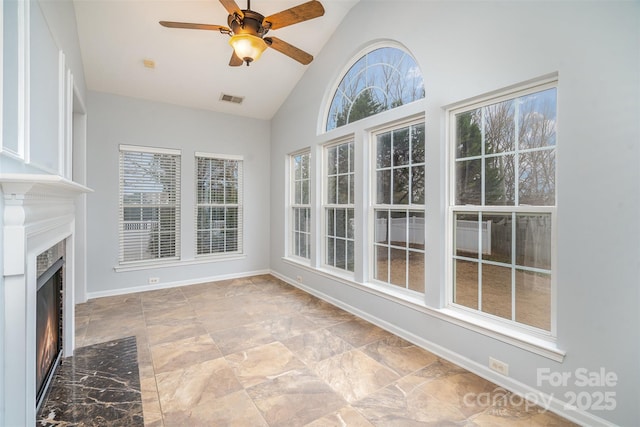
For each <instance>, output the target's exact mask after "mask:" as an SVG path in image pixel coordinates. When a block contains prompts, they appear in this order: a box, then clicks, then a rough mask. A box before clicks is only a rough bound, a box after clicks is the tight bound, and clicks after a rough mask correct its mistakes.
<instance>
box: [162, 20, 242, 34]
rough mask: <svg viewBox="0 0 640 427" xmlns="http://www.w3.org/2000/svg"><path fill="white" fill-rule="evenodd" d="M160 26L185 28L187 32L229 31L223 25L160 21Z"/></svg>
mask: <svg viewBox="0 0 640 427" xmlns="http://www.w3.org/2000/svg"><path fill="white" fill-rule="evenodd" d="M160 25H162V26H163V27H168V28H187V29H189V30H210V31H223V32H227V31H231V30H230V29H229V28H227V27H225V26H224V25H214V24H194V23H192V22H172V21H160Z"/></svg>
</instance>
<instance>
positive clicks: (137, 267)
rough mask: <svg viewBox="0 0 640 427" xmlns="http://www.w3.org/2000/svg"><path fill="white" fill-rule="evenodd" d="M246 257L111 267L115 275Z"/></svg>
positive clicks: (216, 257) (240, 255) (203, 258)
mask: <svg viewBox="0 0 640 427" xmlns="http://www.w3.org/2000/svg"><path fill="white" fill-rule="evenodd" d="M246 257H247V256H246V255H245V254H233V255H218V256H210V255H207V256H206V257H204V256H202V257H198V258H196V259H190V260H171V261H166V262H163V261H153V262H145V263H140V264H124V265H116V266H115V267H113V270H114V271H115V272H116V273H122V272H126V271H138V270H152V269H157V268H171V267H185V266H188V265H198V264H209V263H213V262H222V261H235V260H239V259H245V258H246Z"/></svg>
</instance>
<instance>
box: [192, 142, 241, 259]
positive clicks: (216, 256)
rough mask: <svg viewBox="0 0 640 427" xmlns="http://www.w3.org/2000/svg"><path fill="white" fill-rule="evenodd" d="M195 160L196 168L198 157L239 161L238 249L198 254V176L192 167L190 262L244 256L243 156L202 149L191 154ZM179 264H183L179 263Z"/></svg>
mask: <svg viewBox="0 0 640 427" xmlns="http://www.w3.org/2000/svg"><path fill="white" fill-rule="evenodd" d="M193 158H194V160H195V165H194V167H195V168H197V162H198V158H205V159H219V160H234V161H237V162H239V163H240V167H241V171H240V177H239V189H238V203H237V207H238V212H239V215H238V216H239V221H238V236H237V240H238V241H237V244H238V250H236V251H230V252H219V253H206V254H198V247H197V246H198V207H199V206H200V205H199V204H198V200H197V198H198V196H197V192H198V177H197V170H195V169H194V174H193V180H194V191H195V193H194V195H195V197H194V207H193V209H194V222H193V224H194V247H193V251H194V258H195V261H194V262H192V263H204V262H209V261H212V262H215V261H227V260H228V261H230V260H235V259H242V258H244V156H242V155H236V154H215V153H207V152H203V151H196V152H195V153H194V156H193ZM221 206H227V205H226V204H224V205H221ZM180 265H184V263H181V264H180Z"/></svg>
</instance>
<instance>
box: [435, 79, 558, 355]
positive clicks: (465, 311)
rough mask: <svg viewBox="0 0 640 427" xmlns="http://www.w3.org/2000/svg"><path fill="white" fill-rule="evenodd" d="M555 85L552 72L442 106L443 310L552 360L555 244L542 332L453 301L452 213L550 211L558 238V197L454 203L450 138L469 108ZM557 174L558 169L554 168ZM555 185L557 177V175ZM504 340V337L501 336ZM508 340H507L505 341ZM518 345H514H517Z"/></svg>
mask: <svg viewBox="0 0 640 427" xmlns="http://www.w3.org/2000/svg"><path fill="white" fill-rule="evenodd" d="M550 88H555V89H556V90H558V75H557V73H552V74H549V75H545V76H542V77H540V78H537V79H532V80H529V81H526V82H524V83H521V84H516V85H512V86H509V87H507V88H503V89H501V90H498V91H494V92H490V93H488V94H484V95H480V96H477V97H473V98H470V99H467V100H463V101H460V102H457V103H455V104H451V105H449V106H445V107H444V108H443V109H444V111H445V123H446V126H445V128H446V135H445V140H446V141H447V143H446V144H445V146H446V149H445V153H446V157H447V173H446V184H445V186H446V189H447V215H446V225H445V228H446V241H445V260H446V267H445V298H446V299H445V308H444V309H442V311H443V312H444V313H447V314H448V315H449V316H451V317H453V318H455V319H457V320H459V321H461V322H463V325H462V326H465V324H466V325H467V326H471V327H470V328H469V329H472V330H475V331H477V332H480V333H483V334H485V335H488V336H494V337H495V334H498V336H499V337H500V336H504V337H513V338H516V339H517V340H518V342H522V343H525V344H526V345H524V346H523V345H519V347H522V348H525V349H529V350H531V351H533V352H535V353H538V354H542V355H543V356H547V357H550V358H551V359H553V360H558V359H557V358H558V357H559V358H560V360H559V361H561V360H562V359H563V358H564V354H565V353H564V352H562V351H560V350H558V349H557V348H556V338H557V315H558V313H557V291H558V289H557V288H558V287H557V250H556V245H555V244H552V245H551V268H550V270H551V272H552V274H551V293H550V297H551V302H550V307H549V308H550V314H551V319H550V320H551V325H550V330H549V331H545V330H543V329H539V328H536V327H532V326H528V325H526V324H522V323H517V322H516V321H514V320H510V319H503V318H501V317H498V316H494V315H491V314H489V313H483V312H479V311H478V310H474V309H471V308H467V307H464V306H461V305H458V304H455V303H454V302H453V256H452V254H453V237H454V236H453V217H454V212H465V211H468V212H479V211H480V212H486V211H490V212H492V213H500V212H509V213H511V212H516V213H549V214H550V215H551V224H552V227H551V241H552V242H556V241H557V215H556V213H557V200H556V205H554V206H536V207H535V208H534V207H532V206H526V205H520V206H481V205H468V206H456V205H455V194H454V191H453V187H452V186H453V182H454V179H455V176H454V175H455V154H454V152H453V143H452V138H453V137H454V135H455V120H452V118H453V117H454V116H455V115H456V114H458V113H461V112H465V111H470V110H472V109H476V108H482V107H485V106H487V105H492V104H496V103H499V102H502V101H506V100H510V99H514V98H518V97H522V96H526V95H529V94H531V93H535V92H541V91H543V90H546V89H550ZM556 174H557V171H556ZM556 186H557V178H556ZM502 340H503V341H505V340H504V339H502ZM506 342H510V341H506ZM516 345H517V344H516ZM536 348H539V349H545V351H544V352H543V353H540V352H538V351H536V350H535V349H536ZM548 351H552V352H553V355H551V356H548V355H547V354H546V353H547V352H548Z"/></svg>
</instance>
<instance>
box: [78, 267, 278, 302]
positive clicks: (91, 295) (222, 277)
mask: <svg viewBox="0 0 640 427" xmlns="http://www.w3.org/2000/svg"><path fill="white" fill-rule="evenodd" d="M261 274H271V270H257V271H249V272H243V273H232V274H220V275H218V276H209V277H199V278H197V279H191V280H179V281H175V282H164V283H156V284H153V285H140V286H133V287H130V288H124V289H114V290H109V291H98V292H88V293H87V298H88V299H89V300H91V299H94V298H102V297H112V296H116V295H126V294H134V293H137V292H146V291H156V290H158V289H169V288H177V287H180V286H189V285H197V284H200V283H207V282H217V281H220V280H230V279H240V278H243V277H250V276H258V275H261Z"/></svg>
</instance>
